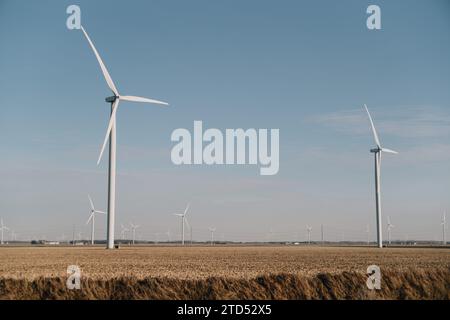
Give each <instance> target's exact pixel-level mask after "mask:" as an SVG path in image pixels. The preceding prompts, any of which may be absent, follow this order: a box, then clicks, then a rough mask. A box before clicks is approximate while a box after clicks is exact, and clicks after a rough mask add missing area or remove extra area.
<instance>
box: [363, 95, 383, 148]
mask: <svg viewBox="0 0 450 320" xmlns="http://www.w3.org/2000/svg"><path fill="white" fill-rule="evenodd" d="M364 108H366V111H367V115H368V116H369V120H370V125H371V126H372V132H373V137H374V139H375V143H376V144H377V147H378V148H381V144H380V139H378V134H377V130H376V129H375V125H374V124H373V120H372V116H371V115H370V112H369V109H368V108H367V106H366V105H365V104H364Z"/></svg>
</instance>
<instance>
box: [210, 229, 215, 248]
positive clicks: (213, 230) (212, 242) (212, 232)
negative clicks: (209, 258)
mask: <svg viewBox="0 0 450 320" xmlns="http://www.w3.org/2000/svg"><path fill="white" fill-rule="evenodd" d="M209 232H211V245H212V246H213V245H214V232H216V228H215V227H210V228H209Z"/></svg>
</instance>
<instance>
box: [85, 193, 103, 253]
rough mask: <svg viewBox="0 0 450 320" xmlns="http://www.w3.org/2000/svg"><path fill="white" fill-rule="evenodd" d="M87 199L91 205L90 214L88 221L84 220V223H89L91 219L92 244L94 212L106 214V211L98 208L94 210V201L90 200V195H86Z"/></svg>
mask: <svg viewBox="0 0 450 320" xmlns="http://www.w3.org/2000/svg"><path fill="white" fill-rule="evenodd" d="M88 199H89V204H90V205H91V211H90V212H91V215H90V216H89V219H88V221H87V222H86V224H89V222H90V221H92V223H91V245H94V239H95V235H94V233H95V214H96V213H101V214H106V212H103V211H99V210H95V207H94V202H93V201H92V198H91V196H90V195H88Z"/></svg>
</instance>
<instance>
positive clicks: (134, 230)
mask: <svg viewBox="0 0 450 320" xmlns="http://www.w3.org/2000/svg"><path fill="white" fill-rule="evenodd" d="M130 227H131V232H132V235H133V236H132V241H133V244H134V240H135V239H136V229H137V228H139V226H137V225H135V224H132V223H130Z"/></svg>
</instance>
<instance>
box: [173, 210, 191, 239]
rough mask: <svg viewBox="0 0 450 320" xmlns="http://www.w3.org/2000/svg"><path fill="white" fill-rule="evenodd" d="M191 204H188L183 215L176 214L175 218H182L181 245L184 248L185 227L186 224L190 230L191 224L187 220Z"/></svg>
mask: <svg viewBox="0 0 450 320" xmlns="http://www.w3.org/2000/svg"><path fill="white" fill-rule="evenodd" d="M189 206H190V203H188V204H187V206H186V209H184V212H183V213H174V215H175V216H177V217H180V218H181V245H183V246H184V225H185V224H186V225H187V227H188V228H190V225H189V222H188V220H187V218H186V215H187V213H188V211H189ZM191 238H192V230H191Z"/></svg>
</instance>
